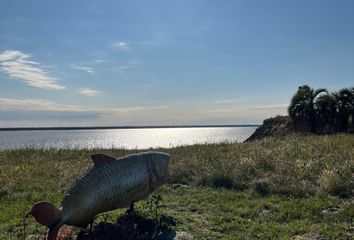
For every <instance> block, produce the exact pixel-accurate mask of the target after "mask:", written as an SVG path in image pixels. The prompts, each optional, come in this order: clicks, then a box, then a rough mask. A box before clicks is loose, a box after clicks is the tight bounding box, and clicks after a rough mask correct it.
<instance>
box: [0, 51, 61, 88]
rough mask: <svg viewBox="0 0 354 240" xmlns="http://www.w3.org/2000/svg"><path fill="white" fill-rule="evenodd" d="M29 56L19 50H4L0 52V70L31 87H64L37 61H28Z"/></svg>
mask: <svg viewBox="0 0 354 240" xmlns="http://www.w3.org/2000/svg"><path fill="white" fill-rule="evenodd" d="M30 58H31V55H30V54H26V53H23V52H21V51H11V50H10V51H4V52H2V53H0V71H2V72H4V73H6V74H8V75H9V76H10V78H13V79H17V80H21V81H23V82H25V83H26V84H28V85H29V86H31V87H37V88H42V89H65V86H63V85H61V84H59V83H57V81H56V80H57V79H56V78H55V77H52V76H50V75H49V74H48V73H47V72H46V71H44V70H43V69H42V67H41V66H40V64H39V63H37V62H34V61H30V60H29V59H30Z"/></svg>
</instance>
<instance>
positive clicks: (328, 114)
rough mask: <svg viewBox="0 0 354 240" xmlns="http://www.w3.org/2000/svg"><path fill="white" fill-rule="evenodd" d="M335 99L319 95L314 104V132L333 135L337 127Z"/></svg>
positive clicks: (330, 96)
mask: <svg viewBox="0 0 354 240" xmlns="http://www.w3.org/2000/svg"><path fill="white" fill-rule="evenodd" d="M336 105H337V102H336V98H335V97H334V96H333V95H332V94H331V95H330V94H326V95H321V96H319V97H318V98H317V100H316V104H315V112H316V132H317V133H323V134H326V133H335V132H336V131H337V129H338V127H337V125H338V124H337V111H336V110H337V109H336Z"/></svg>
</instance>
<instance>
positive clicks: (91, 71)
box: [71, 65, 95, 74]
mask: <svg viewBox="0 0 354 240" xmlns="http://www.w3.org/2000/svg"><path fill="white" fill-rule="evenodd" d="M71 67H72V68H73V69H75V70H79V71H84V72H87V73H89V74H95V71H94V70H93V69H92V68H90V67H86V66H78V65H71Z"/></svg>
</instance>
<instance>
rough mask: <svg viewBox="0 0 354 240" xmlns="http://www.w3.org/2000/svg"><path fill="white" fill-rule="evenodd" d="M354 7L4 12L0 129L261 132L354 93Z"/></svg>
mask: <svg viewBox="0 0 354 240" xmlns="http://www.w3.org/2000/svg"><path fill="white" fill-rule="evenodd" d="M353 12H354V1H350V0H341V1H334V0H333V1H327V0H306V1H304V0H299V1H290V0H288V1H285V0H267V1H263V0H257V1H256V0H235V1H225V0H220V1H212V0H210V1H198V0H193V1H190V0H185V1H184V0H178V1H177V0H175V1H169V0H161V1H132V0H130V1H116V0H109V1H91V0H85V1H63V0H61V1H49V0H32V1H30V0H28V1H18V0H4V1H1V3H0V82H1V88H0V127H15V126H82V125H84V126H92V125H95V126H96V125H103V126H105V125H173V124H243V123H260V122H261V121H262V120H263V119H264V118H266V117H270V116H274V115H276V114H285V113H286V107H287V105H288V103H289V100H290V98H291V96H292V95H293V94H294V92H295V91H296V89H297V87H298V86H299V85H302V84H309V85H310V86H312V87H315V88H317V87H326V88H328V89H329V90H338V89H340V88H343V87H350V86H353V85H354V84H353V83H354V27H353V26H354V14H353Z"/></svg>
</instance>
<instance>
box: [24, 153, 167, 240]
mask: <svg viewBox="0 0 354 240" xmlns="http://www.w3.org/2000/svg"><path fill="white" fill-rule="evenodd" d="M91 158H92V160H93V162H94V165H93V167H91V168H90V169H88V170H87V172H86V173H85V174H84V175H82V176H81V177H79V178H78V179H77V180H76V181H75V182H74V184H73V185H72V186H71V188H70V189H69V191H68V193H67V194H66V195H65V197H64V199H63V201H62V203H61V206H60V208H57V207H55V206H54V205H53V204H51V203H49V202H39V203H36V204H34V205H33V207H32V209H31V211H30V212H29V213H28V215H32V216H34V218H35V219H36V220H37V222H39V223H40V224H42V225H45V226H47V227H48V228H49V232H48V240H56V237H57V234H58V231H59V229H60V227H61V226H62V225H64V224H66V225H72V226H76V227H80V228H86V227H87V226H88V224H90V223H92V222H93V218H94V216H95V215H97V214H99V213H103V212H107V211H111V210H114V209H118V208H126V207H129V206H130V207H131V208H133V203H134V202H136V201H139V200H142V199H144V198H146V197H147V196H148V195H149V194H150V193H151V192H153V191H154V190H156V189H158V188H159V187H160V186H161V185H162V184H163V183H164V182H165V180H166V178H167V176H168V164H169V159H170V156H169V155H168V154H166V153H161V152H144V153H138V154H131V155H127V156H125V157H123V158H118V159H115V158H113V157H110V156H106V155H103V154H95V155H92V156H91Z"/></svg>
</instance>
